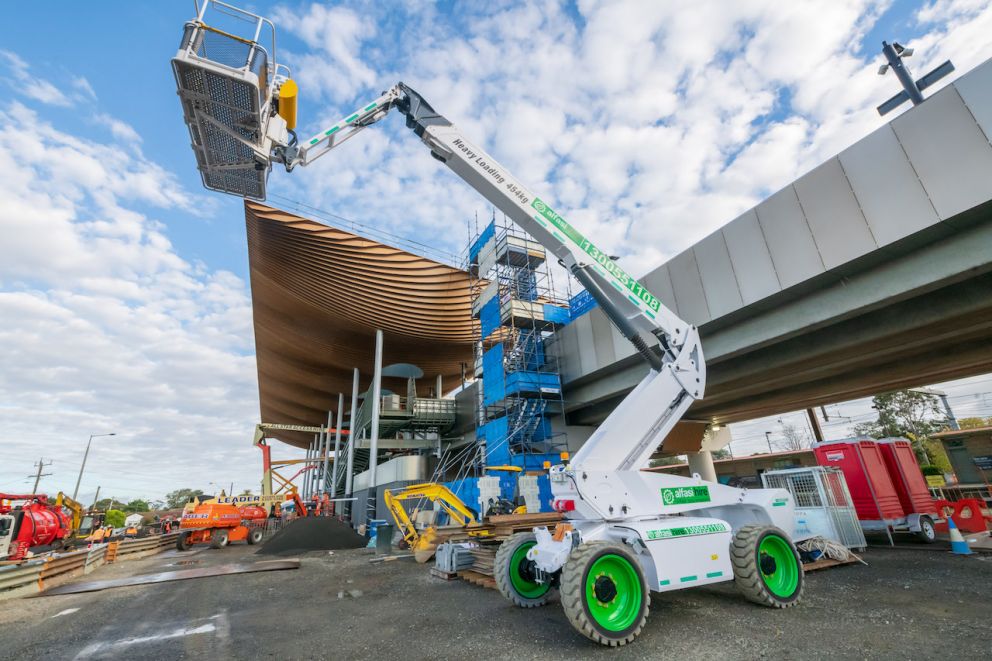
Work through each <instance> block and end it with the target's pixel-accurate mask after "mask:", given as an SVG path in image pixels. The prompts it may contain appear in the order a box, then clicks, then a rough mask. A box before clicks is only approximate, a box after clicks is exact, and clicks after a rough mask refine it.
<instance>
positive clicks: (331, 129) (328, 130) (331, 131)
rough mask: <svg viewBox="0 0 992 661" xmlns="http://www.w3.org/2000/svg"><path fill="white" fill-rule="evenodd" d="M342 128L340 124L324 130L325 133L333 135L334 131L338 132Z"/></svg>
mask: <svg viewBox="0 0 992 661" xmlns="http://www.w3.org/2000/svg"><path fill="white" fill-rule="evenodd" d="M340 128H341V127H340V126H335V127H334V128H329V129H327V130H326V131H324V135H331V134H332V133H337V132H338V129H340Z"/></svg>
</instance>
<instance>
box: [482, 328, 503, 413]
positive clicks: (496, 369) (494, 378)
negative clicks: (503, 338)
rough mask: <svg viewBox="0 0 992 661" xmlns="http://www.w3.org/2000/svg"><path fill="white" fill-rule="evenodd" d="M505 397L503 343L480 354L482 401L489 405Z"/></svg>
mask: <svg viewBox="0 0 992 661" xmlns="http://www.w3.org/2000/svg"><path fill="white" fill-rule="evenodd" d="M505 398H506V382H505V375H504V374H503V343H502V342H500V343H499V344H496V345H495V346H494V347H493V348H491V349H490V350H489V351H487V352H485V353H484V354H482V402H483V403H484V404H485V405H486V406H489V405H490V404H495V403H496V402H500V401H503V399H505Z"/></svg>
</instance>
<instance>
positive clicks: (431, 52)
mask: <svg viewBox="0 0 992 661" xmlns="http://www.w3.org/2000/svg"><path fill="white" fill-rule="evenodd" d="M889 5H890V3H889V2H874V1H870V0H843V1H837V0H817V1H811V2H803V3H791V4H789V5H788V6H783V4H782V3H781V2H777V1H775V0H751V1H748V2H739V3H726V2H720V1H718V0H696V1H693V2H691V3H688V2H668V3H660V2H643V1H638V0H627V1H616V2H597V1H592V0H590V1H584V2H579V3H578V6H577V10H578V13H579V14H580V16H581V20H580V21H575V20H574V18H573V17H572V15H570V13H569V11H570V10H569V9H568V8H567V6H566V5H565V4H564V3H562V4H557V3H523V4H522V3H505V4H503V5H500V6H498V7H496V8H492V9H488V10H486V12H485V13H483V10H482V9H477V8H474V7H471V6H464V5H463V6H460V8H459V14H457V15H456V16H454V17H448V16H438V15H437V14H436V13H435V12H434V10H433V9H425V8H422V7H418V8H416V9H410V10H408V11H406V12H404V11H403V10H401V9H398V8H397V7H396V6H395V5H391V6H389V7H388V8H379V7H377V6H376V7H374V6H370V5H367V4H361V5H358V7H360V9H357V8H356V9H355V10H354V11H352V10H351V9H348V8H342V7H336V8H335V10H334V11H335V12H337V14H336V16H337V18H336V20H331V15H330V14H329V10H326V9H324V8H323V7H321V6H319V5H310V6H307V7H305V8H303V9H300V10H299V11H294V10H292V9H286V8H283V9H281V10H280V11H279V12H278V16H277V19H278V20H277V25H279V27H280V29H284V30H285V29H288V30H290V31H292V32H294V33H296V35H297V36H299V37H301V38H302V39H303V41H304V42H305V43H306V44H307V45H308V46H309V47H310V48H311V51H310V52H308V53H305V54H294V60H295V62H294V64H295V66H296V74H297V75H298V76H305V77H307V79H308V80H309V85H304V86H303V87H302V88H301V89H302V93H303V95H304V99H303V107H304V108H313V107H317V108H330V109H329V110H326V111H322V112H319V113H317V115H314V113H312V112H311V113H309V114H307V113H304V115H303V116H302V122H303V124H304V125H305V126H306V127H307V129H308V130H309V129H313V130H317V129H318V128H320V127H321V126H322V125H323V124H324V123H329V122H334V121H337V120H338V119H340V117H342V116H344V115H345V114H346V113H348V112H350V111H351V110H352V108H353V107H354V106H357V105H358V104H360V103H361V102H362V101H364V100H365V99H366V98H372V97H374V96H375V95H376V94H377V93H378V91H379V90H381V89H384V88H386V87H388V86H389V85H390V84H392V83H393V82H394V81H396V80H404V82H407V83H409V84H411V85H412V86H413V87H414V88H416V89H417V90H418V91H420V92H421V93H423V94H424V95H425V97H426V98H427V99H428V100H429V101H430V102H431V103H432V105H433V106H434V107H435V108H436V109H438V110H439V111H440V112H441V113H443V114H445V115H446V116H447V117H448V118H449V119H451V120H452V121H454V122H455V123H456V124H458V125H459V126H460V127H461V128H462V129H463V130H464V132H465V134H466V135H467V136H468V137H469V138H470V139H472V140H473V141H475V142H477V143H479V144H480V145H481V146H482V147H483V148H484V149H486V150H487V151H489V152H490V153H491V154H492V155H493V156H494V157H496V158H497V159H498V160H499V161H501V162H502V163H503V164H504V165H505V166H506V167H508V168H509V169H510V170H511V171H512V172H514V173H516V174H517V175H518V176H519V177H520V178H521V179H523V180H524V182H525V183H526V184H528V185H529V186H530V187H531V188H532V189H533V190H534V191H535V192H537V193H539V194H540V195H541V196H542V198H547V199H550V200H557V201H558V202H557V207H556V208H557V209H558V210H559V211H560V212H561V213H562V214H563V215H565V216H566V217H567V218H569V219H570V220H571V222H573V224H576V225H577V226H578V227H579V229H580V230H581V231H583V232H584V233H585V234H586V235H587V236H591V237H593V239H594V240H596V241H597V243H599V244H601V247H603V248H604V249H606V250H608V251H610V252H612V253H615V254H620V255H622V256H624V263H625V264H626V265H627V267H628V268H629V269H630V270H632V271H633V272H635V273H644V272H646V271H647V270H649V269H650V268H653V267H654V266H657V265H658V264H659V263H660V262H661V261H663V260H664V259H666V258H668V257H671V256H672V255H674V254H675V253H677V252H678V251H680V250H681V249H683V248H685V247H687V246H688V245H690V244H692V243H693V242H695V241H697V240H698V239H700V238H702V237H703V236H705V235H706V234H708V233H709V232H711V231H712V230H714V229H715V228H717V227H719V226H720V225H722V224H724V223H726V222H728V221H730V220H732V219H733V218H734V217H735V216H736V215H738V214H739V213H741V212H742V211H744V210H745V209H747V208H748V207H749V206H752V205H754V204H756V203H757V202H759V201H760V200H761V199H762V198H763V197H765V196H767V195H768V194H769V193H771V192H774V191H775V190H777V189H778V188H781V187H782V186H784V185H786V184H788V183H789V182H790V181H791V180H792V179H794V178H795V177H796V176H798V175H800V174H802V173H804V172H806V171H808V170H810V169H811V168H813V167H815V166H816V165H817V164H819V163H820V162H822V161H823V160H825V159H826V158H828V157H830V156H831V155H833V154H834V153H836V152H837V151H839V150H841V149H843V148H844V147H846V146H848V145H850V144H851V143H852V142H854V141H855V140H857V139H858V138H860V137H861V136H863V135H865V134H866V133H867V132H869V131H870V130H872V129H873V128H875V127H877V126H879V125H880V124H881V123H882V122H883V121H884V120H882V119H881V118H879V117H878V116H877V113H875V110H874V108H875V106H876V105H877V104H878V103H880V102H881V101H883V100H885V99H886V98H888V97H889V96H891V94H892V93H893V87H892V86H893V81H892V79H891V78H889V79H886V78H882V77H879V76H877V75H876V73H875V71H876V69H877V65H878V62H877V60H878V59H880V57H881V56H880V55H877V56H876V55H875V54H874V50H875V49H874V46H872V48H870V49H868V50H869V52H870V53H872V54H870V55H869V56H867V58H866V56H863V55H861V54H860V53H861V44H862V42H863V41H864V38H865V35H866V34H867V32H868V31H869V30H870V29H871V28H872V27H873V25H874V24H875V23H876V21H877V20H878V18H879V16H881V15H882V14H883V13H884V11H885V10H886V9H887V8H888V7H889ZM359 17H360V18H359ZM917 18H918V20H919V21H929V23H928V24H927V26H926V28H927V30H928V35H927V37H925V38H923V39H921V40H918V41H919V42H920V44H921V46H920V47H919V48H918V53H920V54H919V55H918V56H917V58H918V60H919V62H918V63H917V64H918V65H919V66H920V70H921V72H922V71H923V66H924V65H931V62H933V61H934V60H935V61H936V62H939V61H941V60H942V59H943V58H945V57H947V56H953V58H954V60H955V63H956V64H957V65H958V69H959V71H965V70H967V68H970V67H972V66H974V65H975V64H977V63H978V62H980V61H981V60H982V59H984V58H986V57H988V56H989V55H992V42H989V40H988V39H987V38H985V37H983V36H981V35H987V34H988V31H989V29H992V9H990V8H989V6H988V5H987V3H980V2H969V1H961V0H959V1H957V2H950V1H948V2H939V3H936V4H934V5H933V6H927V7H926V8H924V9H923V10H922V11H920V12H919V15H918V17H917ZM397 24H402V28H397V27H395V26H396V25H397ZM372 25H374V26H376V28H375V29H373V27H372ZM896 36H898V35H894V37H893V38H895V37H896ZM394 44H399V45H397V46H393V45H394ZM914 45H915V42H914ZM924 51H925V52H924ZM936 62H933V63H936ZM318 117H319V121H315V120H317V119H318ZM304 133H306V131H304ZM355 143H361V144H358V145H356V144H355ZM418 150H419V151H424V150H423V149H422V147H420V146H419V145H418V144H416V139H415V138H414V137H413V136H411V135H408V131H406V129H404V128H401V125H400V122H399V120H398V119H396V118H393V119H392V120H390V121H389V122H384V123H383V124H382V125H380V126H378V127H376V128H374V129H371V130H370V131H367V132H366V133H365V134H363V135H362V136H360V137H358V138H356V139H355V141H354V142H353V143H352V144H350V145H348V146H347V147H343V148H342V149H341V150H340V152H339V153H334V154H331V155H329V156H326V157H325V158H324V159H323V161H321V162H320V163H318V164H315V165H314V166H313V167H311V168H309V171H299V170H298V171H297V173H296V174H294V175H293V177H292V178H291V181H288V182H286V181H285V180H280V181H279V183H278V186H279V188H277V187H276V186H273V187H272V190H282V191H284V192H285V193H286V194H288V195H291V196H295V197H298V198H299V199H303V200H306V201H307V202H308V203H311V204H316V205H318V206H323V207H325V208H328V209H332V210H334V211H335V212H338V213H341V214H343V215H346V216H350V217H355V218H357V219H362V220H366V221H370V220H371V221H372V222H374V223H379V222H381V223H386V224H390V225H391V226H393V228H394V229H396V228H397V227H399V228H404V229H405V231H406V232H407V233H409V234H411V235H420V236H429V235H431V234H432V233H434V232H436V229H435V228H444V229H445V232H444V234H443V236H445V237H446V238H447V240H446V242H447V248H448V249H449V250H451V251H453V252H458V251H459V250H460V249H461V248H462V247H463V245H464V243H465V241H464V239H463V238H462V236H461V233H460V232H450V231H447V230H448V229H449V228H451V227H452V226H455V227H460V226H461V225H462V223H464V222H465V221H466V220H468V219H470V218H472V217H473V216H474V215H475V214H476V213H479V214H480V215H482V216H486V215H488V208H489V205H488V204H487V203H486V202H485V201H484V200H481V199H480V198H479V197H478V196H477V195H476V194H475V193H474V192H473V191H470V190H469V189H467V188H466V187H464V186H462V185H461V184H459V183H458V182H457V181H455V180H454V179H452V178H451V177H450V176H449V175H448V174H447V173H446V172H444V168H443V167H441V166H440V165H438V164H436V163H433V162H431V161H429V160H427V159H424V158H422V157H420V156H417V155H416V154H415V152H416V151H418ZM284 182H285V183H284ZM465 191H468V194H465Z"/></svg>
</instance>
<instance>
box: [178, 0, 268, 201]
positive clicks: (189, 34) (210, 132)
mask: <svg viewBox="0 0 992 661" xmlns="http://www.w3.org/2000/svg"><path fill="white" fill-rule="evenodd" d="M211 4H220V3H211ZM206 6H207V5H206V4H205V5H204V10H205V9H206ZM202 16H203V14H202V13H201V15H200V17H201V20H197V21H191V22H189V23H187V24H186V25H185V27H184V30H183V37H182V42H181V43H180V46H179V52H178V53H177V54H176V56H175V57H174V58H173V59H172V69H173V72H174V73H175V77H176V87H177V93H178V94H179V98H180V101H181V102H182V106H183V118H184V120H185V122H186V126H187V127H188V128H189V134H190V140H191V142H192V147H193V152H194V154H195V155H196V166H197V169H198V170H199V171H200V175H201V177H202V179H203V185H204V186H205V187H207V188H209V189H211V190H216V191H221V192H224V193H232V194H234V195H238V196H241V197H247V198H251V199H255V200H264V199H265V183H266V178H267V177H268V171H269V158H268V150H269V147H268V144H267V140H266V127H267V123H268V119H269V115H270V101H271V99H272V92H273V83H274V77H275V76H274V71H275V66H274V64H273V63H270V62H269V55H268V53H267V52H266V50H265V49H264V48H263V47H262V46H261V45H260V44H259V43H257V38H258V34H259V32H260V30H261V24H262V22H263V21H264V19H261V18H258V17H255V16H253V15H251V14H245V17H244V20H245V21H248V22H249V23H253V28H254V32H253V34H254V40H253V39H247V38H242V37H239V36H237V35H234V34H230V33H228V32H225V31H222V30H219V29H216V28H213V27H211V26H208V25H206V24H204V23H203V22H202Z"/></svg>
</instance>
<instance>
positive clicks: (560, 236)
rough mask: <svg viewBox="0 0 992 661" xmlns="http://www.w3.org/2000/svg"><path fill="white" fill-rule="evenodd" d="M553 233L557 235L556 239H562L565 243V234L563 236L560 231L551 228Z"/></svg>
mask: <svg viewBox="0 0 992 661" xmlns="http://www.w3.org/2000/svg"><path fill="white" fill-rule="evenodd" d="M551 234H553V235H554V237H555V238H556V239H558V240H559V241H561V242H562V243H565V237H563V236H562V235H561V234H559V233H558V232H556V231H554V230H551Z"/></svg>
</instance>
